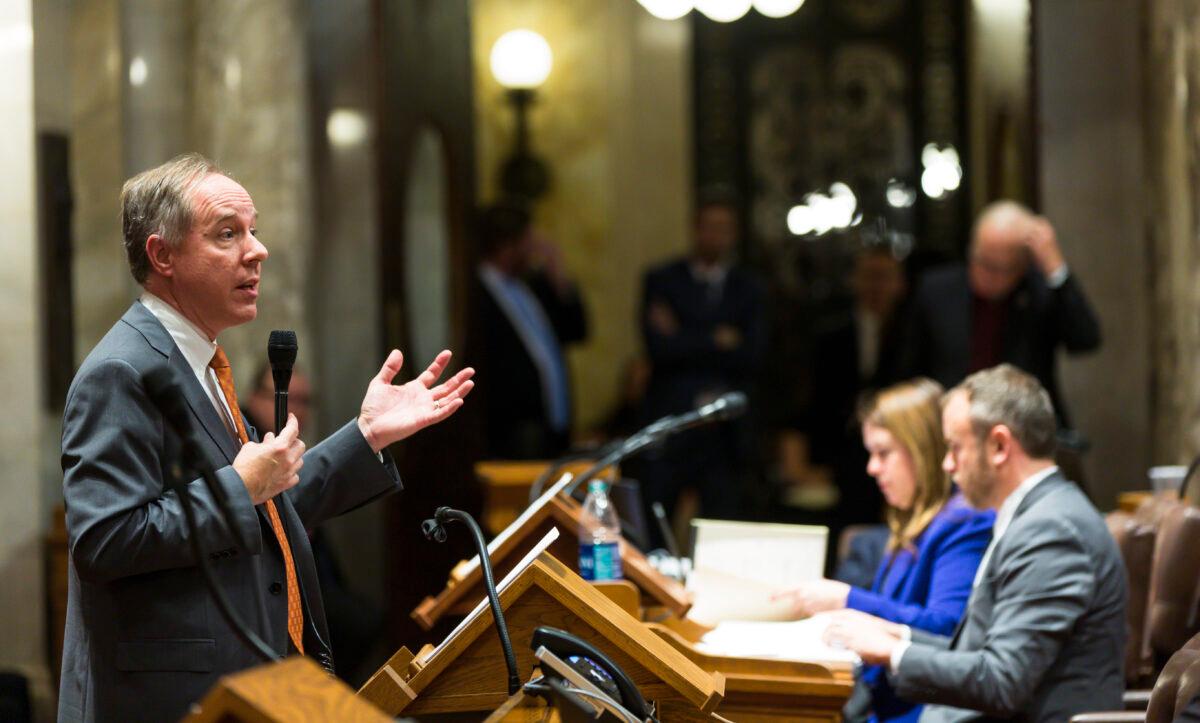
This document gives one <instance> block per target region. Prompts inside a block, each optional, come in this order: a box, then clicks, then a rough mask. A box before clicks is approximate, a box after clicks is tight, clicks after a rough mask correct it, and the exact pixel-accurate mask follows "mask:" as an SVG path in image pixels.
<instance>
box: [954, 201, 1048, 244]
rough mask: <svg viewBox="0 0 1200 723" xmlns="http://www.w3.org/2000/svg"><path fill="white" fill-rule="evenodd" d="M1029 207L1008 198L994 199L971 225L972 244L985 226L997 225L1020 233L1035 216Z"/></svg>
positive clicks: (1009, 231) (1007, 230)
mask: <svg viewBox="0 0 1200 723" xmlns="http://www.w3.org/2000/svg"><path fill="white" fill-rule="evenodd" d="M1033 215H1034V214H1033V211H1030V210H1029V208H1028V207H1026V206H1024V205H1022V204H1020V203H1017V202H1016V201H1010V200H1007V199H1004V200H1000V201H992V202H991V203H989V204H988V205H986V206H984V207H983V210H982V211H980V212H979V215H978V216H976V217H975V223H974V224H972V225H971V237H970V238H971V246H972V248H974V246H975V243H976V239H978V237H979V232H980V230H981V229H982V228H983V227H984V226H995V227H997V228H1000V229H1003V230H1005V231H1006V232H1008V233H1019V231H1020V230H1021V228H1022V226H1023V225H1024V224H1027V223H1029V219H1031V218H1033Z"/></svg>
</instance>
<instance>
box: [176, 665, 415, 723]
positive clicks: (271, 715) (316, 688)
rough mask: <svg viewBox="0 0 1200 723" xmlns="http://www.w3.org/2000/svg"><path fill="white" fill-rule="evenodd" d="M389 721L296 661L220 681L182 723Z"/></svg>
mask: <svg viewBox="0 0 1200 723" xmlns="http://www.w3.org/2000/svg"><path fill="white" fill-rule="evenodd" d="M390 720H391V717H390V716H387V715H384V714H383V712H382V711H380V710H379V709H378V708H376V707H375V706H373V705H371V704H370V703H368V702H367V701H365V700H363V699H362V698H359V697H357V696H355V695H354V691H353V690H351V689H350V688H348V687H347V686H346V684H345V683H343V682H341V681H340V680H338V679H337V678H334V677H333V676H332V675H330V674H329V673H327V672H325V670H324V669H323V668H321V667H320V666H319V665H317V664H316V663H314V662H313V661H312V660H310V659H308V658H304V657H299V656H296V657H292V658H288V659H287V660H283V661H280V662H278V663H270V664H267V665H260V666H258V667H257V668H251V669H250V670H246V671H243V672H241V673H235V674H233V675H226V676H224V677H222V678H221V679H220V680H219V681H217V684H216V685H215V686H213V689H212V690H210V691H209V692H208V695H206V696H204V700H202V701H200V702H199V703H197V704H196V705H194V706H192V712H191V713H190V714H189V715H188V716H187V717H186V718H184V723H233V722H234V721H238V722H240V723H285V722H295V723H300V722H301V721H313V722H314V723H316V722H318V721H321V722H323V721H352V722H353V723H387V721H390Z"/></svg>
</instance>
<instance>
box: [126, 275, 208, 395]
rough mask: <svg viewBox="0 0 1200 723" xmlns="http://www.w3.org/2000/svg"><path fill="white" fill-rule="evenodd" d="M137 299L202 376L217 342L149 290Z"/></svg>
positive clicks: (193, 368)
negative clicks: (209, 338) (210, 339)
mask: <svg viewBox="0 0 1200 723" xmlns="http://www.w3.org/2000/svg"><path fill="white" fill-rule="evenodd" d="M138 300H139V301H141V302H142V306H144V307H146V310H147V311H149V312H150V313H151V314H154V318H156V319H158V321H159V323H161V324H162V325H163V326H164V327H165V328H166V330H167V333H168V334H170V335H171V339H173V340H174V341H175V345H176V346H178V347H179V351H181V352H183V358H184V359H185V360H186V361H187V363H188V366H189V367H191V369H192V372H193V373H194V374H195V375H196V377H197V378H203V377H204V375H205V374H206V373H207V372H206V370H207V369H208V363H209V362H210V361H212V358H213V354H216V353H217V343H216V342H215V341H209V340H208V337H207V336H206V335H205V334H204V333H203V332H202V331H200V328H199V327H197V326H196V325H195V324H193V323H192V322H191V321H189V320H188V318H187V317H185V316H184V315H183V314H180V313H179V312H178V311H177V310H176V309H175V307H173V306H171V305H170V304H168V303H167V302H165V301H163V300H162V299H160V298H159V297H157V296H155V295H154V294H152V293H150V292H149V291H144V292H142V295H141V297H140V298H139V299H138Z"/></svg>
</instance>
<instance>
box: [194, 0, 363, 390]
mask: <svg viewBox="0 0 1200 723" xmlns="http://www.w3.org/2000/svg"><path fill="white" fill-rule="evenodd" d="M192 12H193V20H194V25H193V28H192V32H193V36H194V38H195V39H196V40H195V42H194V45H193V50H192V59H191V64H192V78H191V86H192V108H193V109H194V112H193V113H192V145H193V147H194V148H195V149H197V150H199V151H201V152H204V153H206V154H208V155H209V156H210V157H211V158H213V159H214V160H216V162H217V163H219V164H220V165H221V166H222V167H223V168H224V169H225V170H226V171H227V172H228V173H230V174H231V175H232V176H233V178H235V179H236V180H237V181H238V182H239V183H241V184H242V185H243V186H245V188H246V190H247V191H249V192H250V195H251V196H252V197H253V198H254V205H255V207H256V208H257V209H258V217H259V220H258V230H259V238H260V239H261V240H262V242H263V243H264V244H266V246H267V248H268V249H269V250H270V254H271V256H270V259H269V260H268V261H267V262H266V263H265V264H264V271H263V278H262V295H261V297H260V299H259V303H258V318H257V319H256V320H255V321H254V322H252V323H250V324H245V325H243V326H240V327H237V328H236V329H230V330H229V331H227V332H225V333H224V334H222V335H221V339H220V341H221V343H222V345H223V346H225V347H226V348H227V349H228V350H229V356H230V358H231V359H234V360H238V361H239V366H238V367H236V368H235V374H236V377H237V382H238V385H239V387H240V388H243V389H249V388H250V387H251V385H252V384H253V380H252V379H251V377H252V376H254V373H255V369H254V367H255V366H256V365H257V362H258V361H260V360H265V358H266V345H267V336H268V335H269V334H270V332H271V330H272V329H293V330H295V331H296V333H297V335H298V337H299V339H300V344H301V351H300V353H301V357H300V359H301V360H302V361H306V360H308V359H312V358H313V357H312V356H310V351H308V349H309V347H306V346H305V344H306V342H309V340H312V339H313V337H312V336H311V335H310V334H309V333H308V330H309V329H308V320H307V316H306V315H305V308H304V307H305V304H304V299H305V296H304V289H305V288H306V285H307V284H308V283H309V282H310V278H309V272H310V269H311V264H310V254H311V249H312V244H313V240H314V234H315V230H314V220H313V210H312V209H313V194H312V181H311V175H312V162H311V150H310V142H311V141H310V137H309V103H308V86H307V74H306V72H307V70H306V69H307V67H308V65H307V50H306V42H307V34H306V31H307V27H306V22H307V11H306V3H303V2H300V0H260V1H256V2H244V1H243V0H212V1H211V2H210V1H209V0H194V1H193V3H192ZM242 360H245V361H242ZM247 362H250V363H247ZM364 384H365V380H364Z"/></svg>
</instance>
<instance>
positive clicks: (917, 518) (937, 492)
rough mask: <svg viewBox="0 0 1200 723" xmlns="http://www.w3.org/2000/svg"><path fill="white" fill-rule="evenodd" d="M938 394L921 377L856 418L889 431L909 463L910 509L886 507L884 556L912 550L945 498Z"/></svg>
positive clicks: (878, 398) (888, 392)
mask: <svg viewBox="0 0 1200 723" xmlns="http://www.w3.org/2000/svg"><path fill="white" fill-rule="evenodd" d="M942 391H943V390H942V386H941V385H940V384H938V383H937V382H935V381H933V380H932V379H926V378H924V377H921V378H918V379H913V380H911V381H907V382H901V383H900V384H896V385H894V386H891V387H888V388H887V389H884V390H882V391H880V392H879V393H878V394H876V395H875V396H874V397H872V398H871V399H869V400H868V402H867V404H866V405H864V407H863V409H862V411H861V413H860V414H859V417H858V418H859V421H860V422H861V423H863V424H870V425H872V426H875V427H880V428H882V429H886V430H887V431H888V432H890V433H891V435H892V436H893V437H895V439H896V442H897V443H898V444H899V445H900V446H901V447H903V448H904V449H905V451H907V452H908V456H909V458H911V459H912V463H913V473H914V474H913V477H914V479H915V482H916V489H915V490H914V491H913V502H912V507H911V508H909V509H907V510H901V509H897V508H895V507H891V506H889V507H888V511H887V524H888V529H890V530H891V533H892V534H891V536H890V537H889V538H888V544H887V550H888V552H889V553H892V552H896V551H897V550H900V549H902V548H906V547H911V546H912V543H913V540H915V539H916V538H917V536H918V535H920V534H921V533H922V532H924V531H925V528H926V527H928V526H929V523H930V522H931V521H933V518H934V516H935V515H937V513H938V512H939V511H940V510H941V509H942V506H943V505H945V504H946V500H948V499H949V498H950V476H949V475H947V474H946V473H945V472H944V471H943V470H942V459H944V458H945V456H946V440H945V438H944V437H943V436H942V405H941V398H942Z"/></svg>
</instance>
